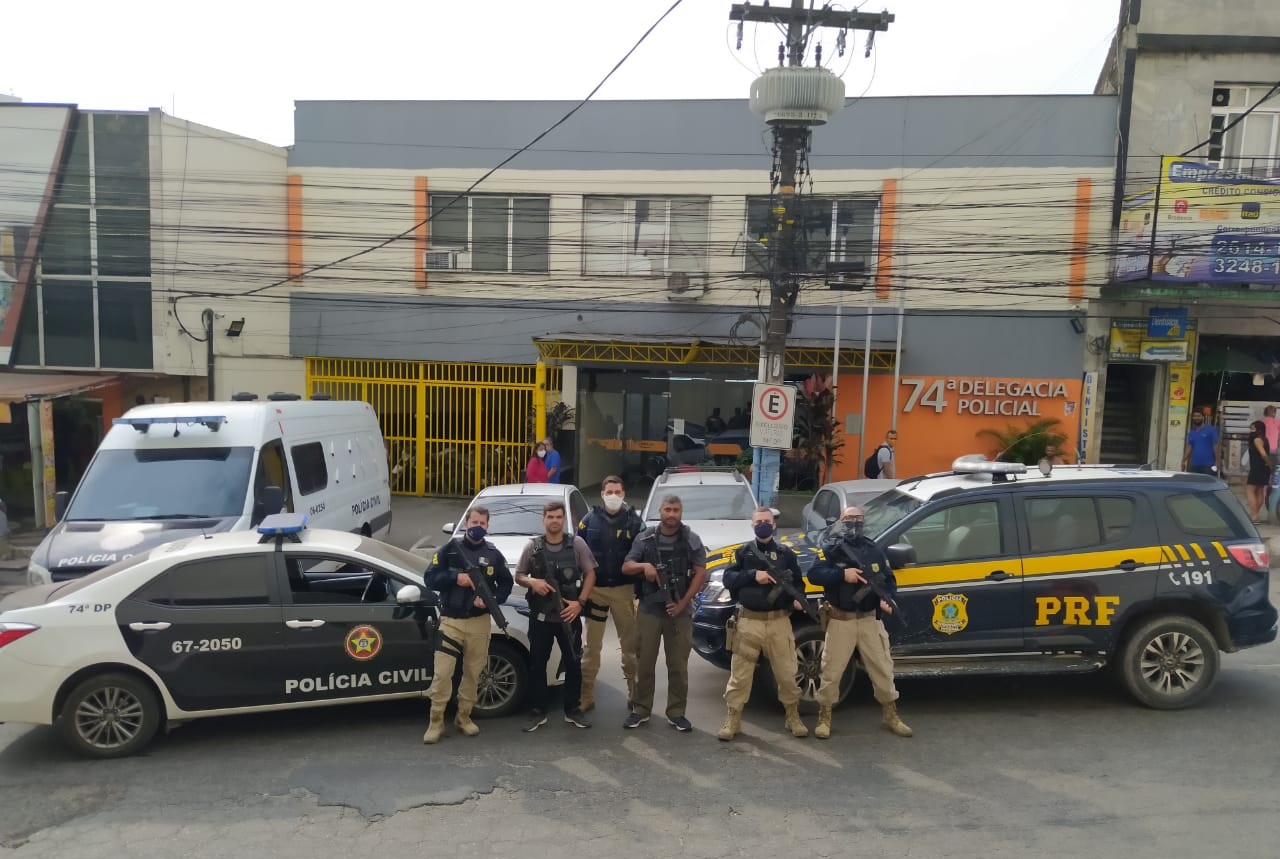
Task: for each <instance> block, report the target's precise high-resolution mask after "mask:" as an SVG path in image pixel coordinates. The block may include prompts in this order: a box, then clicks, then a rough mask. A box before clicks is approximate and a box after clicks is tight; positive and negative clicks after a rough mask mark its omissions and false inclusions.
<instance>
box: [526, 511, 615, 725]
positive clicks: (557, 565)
mask: <svg viewBox="0 0 1280 859" xmlns="http://www.w3.org/2000/svg"><path fill="white" fill-rule="evenodd" d="M564 526H565V508H564V502H563V501H559V500H551V501H548V502H547V503H546V504H544V505H543V507H542V530H543V533H542V536H540V537H535V538H533V539H532V540H530V541H529V542H528V543H527V544H525V547H524V551H523V552H521V553H520V560H519V561H518V562H517V563H516V583H517V584H519V585H521V586H523V587H525V588H528V589H529V593H528V595H527V598H528V602H529V609H530V611H531V612H532V613H531V614H530V616H529V700H530V703H531V704H532V711H531V712H530V714H529V722H528V724H526V725H525V728H524V730H525V731H526V732H527V731H536V730H538V728H540V727H542V726H543V725H545V724H546V723H547V697H548V692H547V662H548V661H549V660H550V659H551V643H552V642H553V641H554V642H555V643H557V644H559V645H560V656H561V658H562V660H563V663H564V720H565V721H566V722H568V723H569V724H570V725H574V726H575V727H578V728H590V727H591V723H590V722H588V721H587V717H586V714H584V713H583V712H582V707H581V696H582V649H581V642H582V623H581V622H580V620H579V616H580V615H581V614H582V607H583V606H584V605H586V603H587V600H588V599H589V598H590V597H591V591H592V589H593V588H594V587H595V582H596V561H595V558H593V557H592V556H591V550H590V549H589V548H587V543H586V541H585V540H583V539H582V538H581V537H576V536H575V537H570V536H569V535H567V534H566V533H565V531H564Z"/></svg>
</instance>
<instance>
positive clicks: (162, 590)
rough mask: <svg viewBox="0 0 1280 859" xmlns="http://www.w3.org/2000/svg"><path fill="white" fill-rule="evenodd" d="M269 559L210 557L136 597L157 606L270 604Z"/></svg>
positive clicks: (158, 581) (163, 577)
mask: <svg viewBox="0 0 1280 859" xmlns="http://www.w3.org/2000/svg"><path fill="white" fill-rule="evenodd" d="M267 573H268V566H267V557H266V556H265V555H262V554H256V555H241V556H239V557H236V556H232V557H226V558H208V559H206V560H202V561H191V562H190V563H186V564H182V565H181V566H178V567H174V568H173V569H171V570H169V571H168V572H167V573H164V574H162V575H161V576H160V577H159V578H158V579H155V580H153V581H152V582H151V583H150V584H148V585H145V586H144V587H142V588H141V589H140V590H138V592H137V593H135V594H134V597H135V598H136V599H141V600H144V601H146V602H149V603H155V604H156V605H169V606H181V607H187V608H191V607H197V606H232V605H269V604H270V602H271V598H270V596H269V591H268V589H267Z"/></svg>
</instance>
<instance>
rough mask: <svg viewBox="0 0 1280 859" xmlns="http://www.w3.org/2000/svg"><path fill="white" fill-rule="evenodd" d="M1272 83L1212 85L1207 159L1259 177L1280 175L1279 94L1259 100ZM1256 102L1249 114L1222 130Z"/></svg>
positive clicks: (1229, 168)
mask: <svg viewBox="0 0 1280 859" xmlns="http://www.w3.org/2000/svg"><path fill="white" fill-rule="evenodd" d="M1271 86H1272V85H1271V84H1266V85H1262V86H1246V85H1240V84H1234V85H1221V86H1218V87H1215V88H1214V90H1213V114H1212V116H1211V117H1210V126H1209V128H1210V136H1209V160H1210V161H1213V162H1216V163H1217V164H1218V165H1220V166H1221V167H1223V168H1225V169H1227V170H1234V171H1236V172H1238V173H1244V174H1247V175H1250V176H1257V177H1259V178H1275V177H1278V176H1280V93H1276V94H1275V95H1272V96H1271V97H1270V98H1268V99H1267V100H1266V101H1262V99H1263V97H1264V96H1266V94H1267V93H1268V92H1270V90H1271ZM1255 104H1257V105H1258V106H1257V107H1256V108H1254V110H1253V111H1252V112H1251V113H1250V114H1249V115H1248V116H1246V117H1245V118H1244V119H1243V120H1241V121H1240V122H1238V123H1236V125H1235V126H1233V127H1232V128H1231V129H1229V130H1227V131H1226V132H1224V131H1223V129H1224V128H1226V127H1227V126H1228V125H1230V124H1231V123H1232V121H1234V120H1236V119H1238V118H1239V117H1240V116H1241V115H1242V114H1243V113H1244V112H1245V111H1247V110H1249V108H1251V107H1253V106H1254V105H1255Z"/></svg>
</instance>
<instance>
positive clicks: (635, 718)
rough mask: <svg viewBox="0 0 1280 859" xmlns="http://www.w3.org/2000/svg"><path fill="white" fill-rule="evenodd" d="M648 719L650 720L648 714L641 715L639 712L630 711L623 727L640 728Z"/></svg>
mask: <svg viewBox="0 0 1280 859" xmlns="http://www.w3.org/2000/svg"><path fill="white" fill-rule="evenodd" d="M647 721H649V717H648V716H641V715H640V714H639V713H628V714H627V718H625V719H623V720H622V727H624V728H638V727H640V726H641V725H643V724H644V723H645V722H647Z"/></svg>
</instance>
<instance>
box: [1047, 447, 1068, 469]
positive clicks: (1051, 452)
mask: <svg viewBox="0 0 1280 859" xmlns="http://www.w3.org/2000/svg"><path fill="white" fill-rule="evenodd" d="M1044 458H1045V459H1047V460H1049V464H1050V465H1066V464H1067V458H1066V457H1065V456H1063V455H1062V452H1061V451H1059V450H1058V446H1057V445H1056V444H1053V443H1050V444H1046V445H1045V446H1044Z"/></svg>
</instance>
